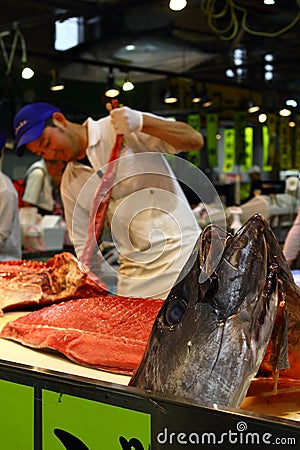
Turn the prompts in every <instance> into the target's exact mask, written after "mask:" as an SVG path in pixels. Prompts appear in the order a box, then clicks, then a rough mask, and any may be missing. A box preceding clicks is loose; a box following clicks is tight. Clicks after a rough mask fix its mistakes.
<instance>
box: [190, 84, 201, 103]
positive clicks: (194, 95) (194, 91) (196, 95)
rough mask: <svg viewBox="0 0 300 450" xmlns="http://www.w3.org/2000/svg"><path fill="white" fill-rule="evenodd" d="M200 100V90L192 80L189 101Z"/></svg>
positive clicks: (198, 101) (195, 101) (197, 101)
mask: <svg viewBox="0 0 300 450" xmlns="http://www.w3.org/2000/svg"><path fill="white" fill-rule="evenodd" d="M201 100H202V92H200V90H199V88H198V86H197V83H195V82H193V83H192V85H191V102H192V103H200V102H201Z"/></svg>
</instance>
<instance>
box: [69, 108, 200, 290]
mask: <svg viewBox="0 0 300 450" xmlns="http://www.w3.org/2000/svg"><path fill="white" fill-rule="evenodd" d="M87 124H88V139H89V141H88V142H89V145H88V149H87V156H88V159H89V161H90V162H91V165H92V167H88V166H86V165H83V164H81V163H78V162H76V161H74V162H70V163H68V164H67V167H66V169H65V171H64V174H63V178H62V183H61V195H62V200H63V203H64V212H65V218H66V223H67V226H68V230H69V234H70V236H71V237H72V240H73V243H74V245H75V249H76V252H77V255H78V257H79V258H80V256H81V254H82V250H83V247H84V244H85V241H86V237H87V227H88V223H89V213H90V211H91V208H92V204H93V198H94V195H95V192H96V190H97V188H98V187H99V184H100V183H101V180H100V177H101V173H104V171H105V169H106V167H105V165H106V164H107V162H108V160H109V157H110V154H111V151H112V148H113V146H114V144H115V140H116V134H115V131H114V128H113V127H112V125H111V122H110V117H109V116H108V117H106V118H103V119H100V120H98V121H94V120H92V119H90V118H89V119H88V120H87ZM161 153H177V151H176V150H175V149H174V148H173V147H172V146H171V145H169V144H167V143H166V142H164V141H161V140H160V139H158V138H155V137H153V136H150V135H147V134H145V133H142V132H139V133H131V134H130V135H126V136H125V137H124V140H123V146H122V149H121V154H120V158H119V160H118V168H117V173H116V179H115V182H114V188H113V190H112V197H111V200H110V203H109V209H108V213H107V222H108V224H109V226H110V228H111V234H112V236H113V239H114V242H115V245H116V248H117V250H118V252H119V255H120V256H119V263H120V268H119V274H118V294H119V295H125V296H126V295H128V296H141V297H153V298H154V297H157V298H165V297H166V295H167V293H168V292H169V290H170V288H171V287H172V286H173V284H174V283H175V281H176V279H177V277H178V274H179V273H180V271H181V269H182V267H183V266H184V264H185V262H186V261H187V259H188V257H189V255H190V254H191V252H192V249H193V248H194V245H195V242H196V240H197V238H198V237H199V234H200V230H199V226H198V224H197V222H196V220H195V217H194V214H193V212H192V210H191V208H190V206H189V204H188V202H187V200H186V197H185V196H184V194H183V192H182V189H181V188H180V185H179V183H178V181H177V180H176V178H175V175H174V174H173V172H172V170H171V168H170V166H169V164H168V163H167V162H166V159H165V157H164V155H162V154H161ZM97 171H100V174H99V175H98V174H97Z"/></svg>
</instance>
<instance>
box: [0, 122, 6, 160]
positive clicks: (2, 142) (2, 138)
mask: <svg viewBox="0 0 300 450" xmlns="http://www.w3.org/2000/svg"><path fill="white" fill-rule="evenodd" d="M5 142H6V137H5V134H4V133H3V131H2V130H1V128H0V155H1V150H2V149H3V147H4V145H5Z"/></svg>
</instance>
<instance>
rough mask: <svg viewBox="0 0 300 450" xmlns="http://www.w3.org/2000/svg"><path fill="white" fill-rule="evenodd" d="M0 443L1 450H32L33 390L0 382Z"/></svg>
mask: <svg viewBox="0 0 300 450" xmlns="http://www.w3.org/2000/svg"><path fill="white" fill-rule="evenodd" d="M0 397H1V413H0V441H1V449H3V450H27V449H28V450H33V448H34V388H33V387H32V386H24V385H22V384H17V383H11V382H10V381H4V380H0Z"/></svg>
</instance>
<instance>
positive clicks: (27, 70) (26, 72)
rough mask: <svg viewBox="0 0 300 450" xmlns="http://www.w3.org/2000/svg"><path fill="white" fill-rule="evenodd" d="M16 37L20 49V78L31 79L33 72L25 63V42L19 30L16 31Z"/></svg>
mask: <svg viewBox="0 0 300 450" xmlns="http://www.w3.org/2000/svg"><path fill="white" fill-rule="evenodd" d="M16 35H17V36H18V37H19V38H20V42H21V49H22V60H21V61H22V78H24V80H29V79H30V78H32V77H33V75H34V71H33V69H31V67H29V66H28V63H27V51H26V42H25V38H24V35H23V33H21V31H20V30H17V31H16Z"/></svg>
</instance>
